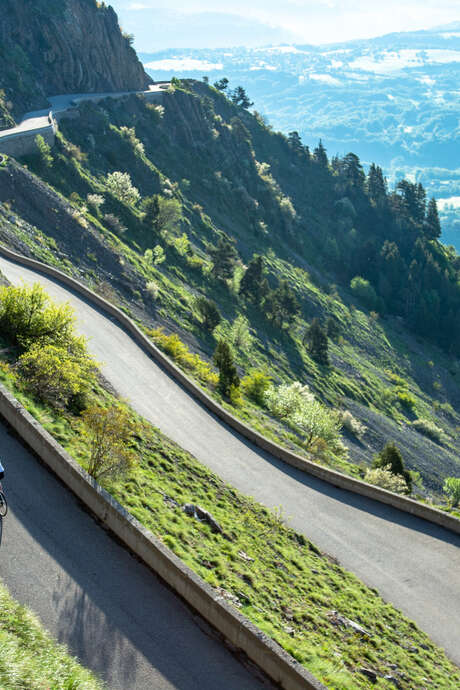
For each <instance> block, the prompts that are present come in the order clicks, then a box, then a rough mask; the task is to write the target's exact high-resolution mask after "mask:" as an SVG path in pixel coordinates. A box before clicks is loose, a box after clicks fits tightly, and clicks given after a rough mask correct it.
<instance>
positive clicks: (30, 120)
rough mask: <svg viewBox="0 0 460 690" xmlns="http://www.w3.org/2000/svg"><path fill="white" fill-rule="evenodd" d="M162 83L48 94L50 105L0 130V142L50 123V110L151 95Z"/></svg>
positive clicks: (62, 109) (159, 91) (159, 89)
mask: <svg viewBox="0 0 460 690" xmlns="http://www.w3.org/2000/svg"><path fill="white" fill-rule="evenodd" d="M163 88H164V85H163V86H162V85H161V84H151V85H150V87H149V88H148V89H147V90H146V91H116V92H107V93H74V94H64V95H61V96H50V97H49V98H48V100H49V103H50V107H49V108H44V109H42V110H33V111H31V112H30V113H26V114H25V115H24V116H23V118H22V120H21V122H20V123H19V124H18V125H17V126H16V127H11V128H10V129H4V130H2V131H1V132H0V142H1V140H2V139H3V140H6V139H9V138H11V137H17V136H21V135H29V134H31V133H32V132H34V131H35V130H39V129H43V128H44V127H48V126H49V125H50V122H49V119H48V115H49V113H50V110H51V111H52V112H53V115H59V114H60V113H63V112H65V111H66V110H71V109H72V108H74V107H75V106H76V105H78V104H79V103H81V102H82V101H101V100H103V99H104V98H121V97H123V96H129V95H130V94H133V93H134V94H136V93H137V94H145V95H151V94H153V93H161V91H162V89H163Z"/></svg>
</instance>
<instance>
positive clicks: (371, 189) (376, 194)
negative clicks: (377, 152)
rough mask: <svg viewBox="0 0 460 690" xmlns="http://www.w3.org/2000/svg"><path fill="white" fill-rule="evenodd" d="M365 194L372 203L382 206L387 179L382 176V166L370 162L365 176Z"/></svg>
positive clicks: (385, 194)
mask: <svg viewBox="0 0 460 690" xmlns="http://www.w3.org/2000/svg"><path fill="white" fill-rule="evenodd" d="M366 186H367V194H368V196H369V199H370V200H371V202H372V203H374V204H375V205H376V206H378V207H379V206H382V205H383V204H384V202H385V201H386V198H387V181H386V179H385V177H384V176H383V172H382V168H381V167H380V166H378V165H375V163H371V166H370V168H369V174H368V176H367V185H366Z"/></svg>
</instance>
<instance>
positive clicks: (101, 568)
mask: <svg viewBox="0 0 460 690" xmlns="http://www.w3.org/2000/svg"><path fill="white" fill-rule="evenodd" d="M0 439H1V445H2V454H5V457H7V458H8V467H7V470H8V472H7V478H8V496H9V499H10V501H9V503H10V513H9V516H8V519H11V521H12V523H11V527H13V521H16V522H17V523H19V526H20V527H21V528H23V529H24V530H25V531H26V532H27V534H28V535H30V537H31V538H32V540H33V548H34V553H32V554H27V558H28V559H29V558H30V559H32V560H31V562H30V567H28V569H27V572H24V568H23V567H21V563H20V559H18V558H16V556H15V550H18V552H19V553H20V554H21V549H22V548H23V547H22V545H21V544H17V543H15V542H14V538H13V533H14V530H13V529H11V530H8V531H7V530H5V535H4V536H7V535H8V536H9V539H4V541H3V545H2V552H1V558H2V561H3V559H6V562H5V563H4V562H1V563H0V564H1V566H2V568H1V571H2V576H3V577H4V576H5V573H6V574H7V578H6V580H8V578H9V579H10V580H11V581H12V582H14V589H15V593H16V592H18V591H19V590H21V591H23V592H24V597H25V600H23V601H22V603H25V604H27V605H29V606H31V607H32V609H34V610H42V609H45V610H46V609H47V608H48V610H49V613H50V619H51V622H52V624H51V625H50V626H48V622H47V621H45V624H46V626H47V627H49V629H50V632H51V633H52V634H53V635H55V636H56V637H57V638H58V640H59V641H60V642H63V643H65V644H66V645H67V646H68V647H69V649H70V651H71V653H72V654H74V655H76V656H77V657H78V658H79V659H80V660H81V662H82V663H83V664H84V665H85V666H87V667H89V668H91V669H92V670H94V671H95V672H96V673H98V674H99V675H100V676H101V677H102V678H103V679H104V680H105V681H106V682H107V683H108V685H109V687H110V688H111V689H112V690H125V689H126V688H129V689H130V690H135V689H137V688H139V689H140V690H147V689H149V688H153V687H154V688H172V687H173V688H177V689H178V690H215V688H217V687H219V688H222V690H234V689H235V688H242V689H245V690H246V689H247V690H261V688H263V683H262V681H261V680H259V679H258V678H257V677H256V676H255V675H253V674H252V673H250V672H249V671H248V670H247V669H246V668H245V667H244V666H243V664H241V663H240V661H239V660H238V659H237V658H236V657H235V656H233V655H232V654H231V653H230V651H229V650H228V649H227V648H226V647H225V646H224V645H223V644H222V642H221V641H220V640H219V639H218V637H217V636H216V637H214V636H213V635H211V634H210V635H208V634H205V632H203V628H204V627H205V625H204V624H200V625H199V624H198V623H197V620H196V615H195V614H194V613H193V612H192V611H191V610H190V609H189V608H188V607H187V606H186V604H185V603H184V602H182V601H181V600H180V599H179V598H178V597H177V596H176V595H175V594H173V593H172V592H171V591H170V590H169V589H168V587H167V586H166V585H165V584H164V583H163V582H162V581H161V580H160V579H159V578H158V577H157V576H156V575H155V574H154V573H152V572H151V571H150V570H149V569H148V568H147V567H145V566H144V565H142V564H141V563H140V562H139V561H138V560H137V559H136V558H134V557H133V556H132V555H131V554H130V553H129V552H128V551H127V550H126V549H125V548H123V546H121V545H120V544H119V543H118V542H117V541H116V540H115V539H114V538H112V537H111V536H110V535H109V534H107V533H106V532H105V531H104V530H103V529H102V528H101V527H100V525H99V524H98V523H97V521H96V520H95V519H93V518H92V517H91V516H90V515H89V514H88V513H86V512H84V510H82V507H81V506H80V504H79V502H78V500H77V499H76V498H75V497H74V496H73V494H71V493H70V492H69V491H68V490H67V489H66V488H65V487H64V486H63V485H62V483H61V482H60V481H59V480H58V479H56V477H55V476H54V475H53V474H52V473H51V472H50V471H48V470H47V469H46V468H45V467H44V466H43V465H42V464H41V463H40V462H39V461H38V460H37V458H35V457H34V456H33V455H32V454H31V453H30V452H29V451H28V450H27V449H25V448H24V446H22V445H20V444H19V442H18V441H17V440H16V439H15V438H14V437H13V436H12V435H9V434H8V433H7V432H6V431H5V427H3V425H0ZM16 532H17V530H16ZM37 545H39V546H37ZM35 551H37V552H38V554H39V555H40V557H41V554H42V552H44V553H45V558H44V564H37V565H36V567H35V564H34V560H33V559H34V558H35V557H36V556H37V554H36V553H35ZM23 557H24V554H21V558H23ZM16 561H17V565H16ZM15 568H17V569H18V570H19V571H20V572H16V571H15ZM43 568H45V572H43V571H42V570H41V569H43ZM48 569H49V572H48ZM34 570H35V571H36V572H34ZM43 578H44V579H45V581H46V587H45V586H40V582H43ZM6 584H8V581H6ZM35 597H36V598H37V600H35V599H34V598H35ZM30 598H31V599H32V600H30ZM40 598H41V601H40V602H39V603H38V599H40ZM34 604H35V605H34ZM152 675H153V677H152Z"/></svg>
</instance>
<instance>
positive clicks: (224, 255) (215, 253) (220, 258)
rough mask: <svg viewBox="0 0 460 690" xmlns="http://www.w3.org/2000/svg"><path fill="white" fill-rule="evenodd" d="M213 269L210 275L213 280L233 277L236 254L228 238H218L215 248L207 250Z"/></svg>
mask: <svg viewBox="0 0 460 690" xmlns="http://www.w3.org/2000/svg"><path fill="white" fill-rule="evenodd" d="M209 255H210V257H211V260H212V263H213V267H212V274H213V276H214V277H215V278H220V279H221V280H227V279H228V278H231V277H232V276H233V270H234V268H235V264H236V261H237V259H238V252H237V251H236V249H235V246H234V244H233V243H232V242H230V240H229V239H228V237H220V238H219V241H218V243H217V246H216V247H212V248H211V249H210V250H209Z"/></svg>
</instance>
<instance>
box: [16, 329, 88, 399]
mask: <svg viewBox="0 0 460 690" xmlns="http://www.w3.org/2000/svg"><path fill="white" fill-rule="evenodd" d="M95 371H96V364H95V362H94V360H93V359H92V358H91V357H90V356H89V355H88V353H87V352H86V347H85V345H84V342H83V341H81V340H80V341H78V340H75V342H74V343H73V344H72V345H71V346H69V347H62V346H56V345H51V344H49V343H48V344H46V345H42V344H40V343H36V344H35V345H33V346H32V347H31V348H30V349H29V350H28V351H27V352H26V353H24V354H23V355H21V357H20V358H19V361H18V373H19V376H20V377H21V378H22V380H23V381H24V383H25V385H26V387H27V388H28V389H29V390H30V391H31V392H32V393H33V394H34V395H35V396H37V397H38V398H39V399H41V400H47V401H48V402H50V403H51V404H52V405H56V406H62V407H65V406H67V405H68V404H69V402H70V401H71V399H72V398H73V397H76V396H82V395H83V394H85V393H86V392H87V391H88V390H89V389H90V388H91V385H92V384H93V383H94V381H95Z"/></svg>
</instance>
